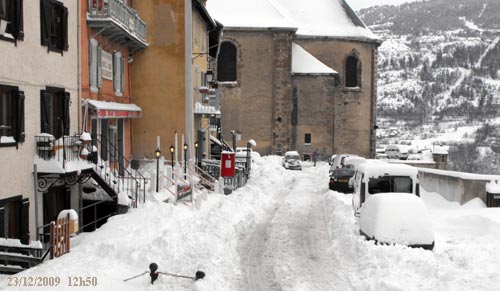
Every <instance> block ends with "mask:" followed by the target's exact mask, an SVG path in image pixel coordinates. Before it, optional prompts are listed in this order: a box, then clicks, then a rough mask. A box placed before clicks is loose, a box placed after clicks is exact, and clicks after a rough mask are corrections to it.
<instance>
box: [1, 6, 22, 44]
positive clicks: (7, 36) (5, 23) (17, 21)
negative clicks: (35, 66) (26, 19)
mask: <svg viewBox="0 0 500 291" xmlns="http://www.w3.org/2000/svg"><path fill="white" fill-rule="evenodd" d="M0 28H2V29H0V39H2V40H8V41H16V40H23V39H24V32H23V30H24V29H23V0H0Z"/></svg>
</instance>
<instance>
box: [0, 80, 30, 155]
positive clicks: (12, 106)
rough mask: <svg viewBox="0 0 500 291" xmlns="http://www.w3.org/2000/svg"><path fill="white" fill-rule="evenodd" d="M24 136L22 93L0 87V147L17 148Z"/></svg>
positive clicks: (6, 87)
mask: <svg viewBox="0 0 500 291" xmlns="http://www.w3.org/2000/svg"><path fill="white" fill-rule="evenodd" d="M24 136H25V134H24V92H22V91H19V89H18V87H15V86H7V85H0V146H17V143H20V142H24Z"/></svg>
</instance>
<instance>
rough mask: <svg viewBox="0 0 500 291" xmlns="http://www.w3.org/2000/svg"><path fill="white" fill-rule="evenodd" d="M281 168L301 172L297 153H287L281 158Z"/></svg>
mask: <svg viewBox="0 0 500 291" xmlns="http://www.w3.org/2000/svg"><path fill="white" fill-rule="evenodd" d="M283 167H284V168H285V169H288V170H302V164H301V163H300V155H299V153H298V152H297V151H288V152H286V153H285V156H284V157H283Z"/></svg>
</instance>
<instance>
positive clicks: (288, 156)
mask: <svg viewBox="0 0 500 291" xmlns="http://www.w3.org/2000/svg"><path fill="white" fill-rule="evenodd" d="M299 159H300V157H299V155H287V156H286V157H285V160H299Z"/></svg>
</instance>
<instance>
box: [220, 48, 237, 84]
mask: <svg viewBox="0 0 500 291" xmlns="http://www.w3.org/2000/svg"><path fill="white" fill-rule="evenodd" d="M236 57H237V54H236V46H235V45H234V44H232V43H231V42H228V41H226V42H223V43H222V44H221V46H220V51H219V57H218V59H217V80H218V81H220V82H224V81H236V60H237V59H236Z"/></svg>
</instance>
